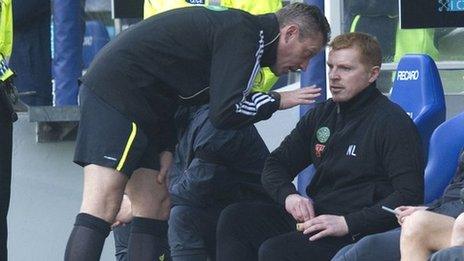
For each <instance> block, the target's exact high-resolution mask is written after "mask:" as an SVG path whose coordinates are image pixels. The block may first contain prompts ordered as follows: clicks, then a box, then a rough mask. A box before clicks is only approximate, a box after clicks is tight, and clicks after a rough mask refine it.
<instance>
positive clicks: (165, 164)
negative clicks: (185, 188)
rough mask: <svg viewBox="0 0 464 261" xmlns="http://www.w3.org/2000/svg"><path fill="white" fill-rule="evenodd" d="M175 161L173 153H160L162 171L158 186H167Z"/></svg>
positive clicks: (157, 178) (157, 179)
mask: <svg viewBox="0 0 464 261" xmlns="http://www.w3.org/2000/svg"><path fill="white" fill-rule="evenodd" d="M172 161H173V156H172V152H170V151H162V152H161V153H160V171H159V174H158V177H156V182H157V183H158V184H167V177H168V173H169V170H170V169H171V165H172Z"/></svg>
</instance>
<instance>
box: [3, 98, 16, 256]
mask: <svg viewBox="0 0 464 261" xmlns="http://www.w3.org/2000/svg"><path fill="white" fill-rule="evenodd" d="M0 95H3V92H1V91H0ZM0 101H1V99H0ZM12 126H13V125H12V122H11V115H10V114H9V113H7V111H6V109H5V106H4V104H1V102H0V261H4V260H7V257H8V252H7V248H6V246H7V235H8V230H7V223H6V216H7V214H8V208H9V205H10V187H11V150H12V140H11V139H12V130H13V128H12Z"/></svg>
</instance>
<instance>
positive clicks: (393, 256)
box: [332, 228, 401, 261]
mask: <svg viewBox="0 0 464 261" xmlns="http://www.w3.org/2000/svg"><path fill="white" fill-rule="evenodd" d="M400 235H401V228H396V229H393V230H390V231H387V232H384V233H378V234H374V235H369V236H366V237H364V238H362V239H361V240H359V241H358V242H357V243H355V244H351V245H348V246H345V247H344V248H342V249H341V250H340V251H338V252H337V254H336V255H335V257H334V258H332V261H370V260H375V261H397V260H400V258H401V254H400Z"/></svg>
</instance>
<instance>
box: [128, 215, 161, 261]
mask: <svg viewBox="0 0 464 261" xmlns="http://www.w3.org/2000/svg"><path fill="white" fill-rule="evenodd" d="M131 226H132V228H131V233H130V236H129V253H128V254H129V261H131V260H132V261H153V260H168V259H169V257H168V256H169V245H168V239H167V231H168V222H167V221H164V220H156V219H150V218H142V217H134V219H133V220H132V224H131Z"/></svg>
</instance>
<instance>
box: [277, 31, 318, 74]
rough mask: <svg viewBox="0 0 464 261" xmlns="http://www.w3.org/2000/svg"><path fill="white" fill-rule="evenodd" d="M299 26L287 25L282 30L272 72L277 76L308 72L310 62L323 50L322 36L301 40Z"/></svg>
mask: <svg viewBox="0 0 464 261" xmlns="http://www.w3.org/2000/svg"><path fill="white" fill-rule="evenodd" d="M299 36H300V30H299V28H298V26H297V25H287V26H285V27H283V28H282V29H281V30H280V37H279V43H278V46H277V58H276V62H275V64H274V65H273V66H271V71H272V72H273V73H274V74H275V75H283V74H287V73H288V72H289V71H296V70H306V67H308V63H309V60H310V59H311V58H312V57H313V56H314V55H316V54H317V53H318V52H319V51H320V50H321V48H322V35H321V34H318V35H317V37H308V38H306V39H300V37H299Z"/></svg>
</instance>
